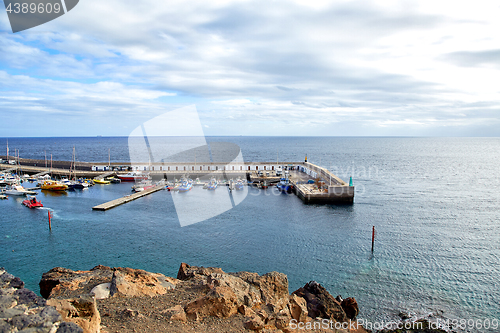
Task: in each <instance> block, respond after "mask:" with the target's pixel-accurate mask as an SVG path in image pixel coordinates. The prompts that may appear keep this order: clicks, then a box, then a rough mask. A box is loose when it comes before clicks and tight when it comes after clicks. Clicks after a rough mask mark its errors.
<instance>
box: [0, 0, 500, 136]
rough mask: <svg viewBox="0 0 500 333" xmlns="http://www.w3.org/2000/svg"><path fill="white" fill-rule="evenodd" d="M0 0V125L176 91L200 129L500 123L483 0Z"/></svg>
mask: <svg viewBox="0 0 500 333" xmlns="http://www.w3.org/2000/svg"><path fill="white" fill-rule="evenodd" d="M0 2H2V3H1V4H0V137H13V136H94V135H103V136H119V135H123V136H127V135H129V134H130V132H131V131H132V130H133V129H134V128H136V127H137V126H140V124H141V123H143V122H145V121H147V120H149V119H151V118H153V117H155V116H158V115H161V114H163V113H165V112H168V111H172V110H175V109H177V108H180V107H184V106H188V105H195V106H196V108H197V110H198V113H199V117H200V119H201V123H202V126H203V128H204V131H205V134H206V135H342V136H350V135H355V136H361V135H384V136H393V135H396V136H399V135H412V136H413V135H425V136H442V135H445V136H499V135H500V113H499V112H500V34H499V33H498V31H500V19H499V18H500V2H498V1H495V0H493V1H483V0H476V1H439V0H430V1H428V0H418V1H417V0H415V1H400V0H398V1H377V2H373V1H338V0H337V1H316V0H295V1H292V0H289V1H281V0H276V1H274V0H266V1H219V0H211V1H206V0H202V1H195V0H190V1H176V0H172V1H158V0H142V1H130V0H105V1H103V0H80V3H79V4H78V5H77V6H76V7H75V8H74V9H73V10H71V11H70V12H68V13H67V14H65V15H63V16H61V17H59V18H57V19H55V20H53V21H51V22H49V23H46V24H44V25H41V26H38V27H35V28H32V29H29V30H26V31H22V32H18V33H15V34H14V33H12V30H11V28H10V24H9V20H8V17H7V14H6V12H5V11H4V8H5V7H4V4H3V1H2V0H0ZM172 126H183V125H182V124H178V123H177V124H172Z"/></svg>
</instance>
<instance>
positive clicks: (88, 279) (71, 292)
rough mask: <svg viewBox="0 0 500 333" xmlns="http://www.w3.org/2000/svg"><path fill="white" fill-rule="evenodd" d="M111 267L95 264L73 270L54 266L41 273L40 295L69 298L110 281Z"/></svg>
mask: <svg viewBox="0 0 500 333" xmlns="http://www.w3.org/2000/svg"><path fill="white" fill-rule="evenodd" d="M112 276H113V269H112V268H110V267H107V266H101V265H99V266H96V267H94V268H92V269H91V270H90V271H73V270H71V269H67V268H62V267H55V268H52V269H51V270H50V271H48V272H46V273H43V275H42V279H41V280H40V283H39V286H40V295H42V297H43V298H45V299H48V298H50V297H63V298H71V297H78V296H80V295H82V294H89V293H90V291H91V290H92V289H93V288H94V287H95V286H97V285H99V284H101V283H108V282H111V277H112Z"/></svg>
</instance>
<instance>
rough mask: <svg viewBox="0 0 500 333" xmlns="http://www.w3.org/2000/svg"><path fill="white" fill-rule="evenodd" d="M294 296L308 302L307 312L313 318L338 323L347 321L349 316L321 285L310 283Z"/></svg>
mask: <svg viewBox="0 0 500 333" xmlns="http://www.w3.org/2000/svg"><path fill="white" fill-rule="evenodd" d="M292 294H294V295H297V296H299V297H303V298H304V299H305V300H306V302H307V311H308V314H309V316H310V317H312V318H318V317H319V318H326V319H330V320H335V321H338V322H345V321H347V316H346V314H345V312H344V310H343V309H342V306H341V305H340V303H339V302H338V301H337V300H336V299H335V298H334V297H333V296H332V295H331V294H330V293H329V292H328V291H327V290H326V289H325V288H324V287H323V286H322V285H320V284H319V283H317V282H316V281H310V282H308V283H306V285H305V286H304V287H302V288H299V289H297V290H296V291H294V292H293V293H292Z"/></svg>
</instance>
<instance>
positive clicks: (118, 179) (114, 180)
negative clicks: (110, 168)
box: [106, 177, 122, 184]
mask: <svg viewBox="0 0 500 333" xmlns="http://www.w3.org/2000/svg"><path fill="white" fill-rule="evenodd" d="M106 180H109V181H110V182H111V183H112V184H120V183H121V182H122V181H121V180H120V178H116V177H108V178H106Z"/></svg>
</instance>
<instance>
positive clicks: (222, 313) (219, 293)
mask: <svg viewBox="0 0 500 333" xmlns="http://www.w3.org/2000/svg"><path fill="white" fill-rule="evenodd" d="M238 306H239V304H238V298H237V296H236V295H235V294H234V292H233V290H232V289H231V288H229V287H227V286H218V287H214V288H213V289H211V290H210V291H209V292H208V293H207V294H206V295H205V296H204V297H200V298H198V299H196V300H195V301H193V302H191V303H189V304H187V305H186V309H185V310H186V314H187V315H188V316H189V317H190V318H193V317H204V316H215V317H220V318H227V317H230V316H232V315H234V314H236V313H237V312H238ZM195 314H196V315H195Z"/></svg>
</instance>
